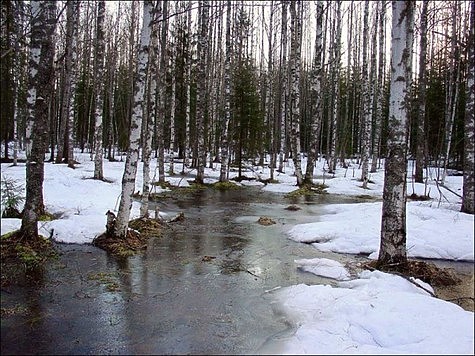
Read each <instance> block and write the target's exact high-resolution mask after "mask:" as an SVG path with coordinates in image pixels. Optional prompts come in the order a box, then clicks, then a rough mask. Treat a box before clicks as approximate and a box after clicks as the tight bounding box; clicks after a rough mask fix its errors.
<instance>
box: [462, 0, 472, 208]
mask: <svg viewBox="0 0 475 356" xmlns="http://www.w3.org/2000/svg"><path fill="white" fill-rule="evenodd" d="M474 32H475V1H473V0H472V1H471V2H470V27H469V36H468V41H467V44H468V68H467V86H466V88H467V94H466V97H467V99H466V100H467V101H466V104H465V105H466V107H465V134H464V165H463V198H462V212H464V213H468V214H474V213H475V174H474V169H475V120H474V118H473V112H474V109H475V108H474V101H475V50H474V42H475V34H474Z"/></svg>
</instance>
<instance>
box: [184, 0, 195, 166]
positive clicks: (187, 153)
mask: <svg viewBox="0 0 475 356" xmlns="http://www.w3.org/2000/svg"><path fill="white" fill-rule="evenodd" d="M191 7H192V3H191V0H189V1H188V6H187V21H186V23H187V25H186V27H187V29H188V32H189V33H191V31H192V30H191ZM192 48H193V47H192V45H191V39H188V41H187V44H186V52H187V57H186V74H185V82H186V109H185V154H184V157H183V168H182V170H181V174H182V175H184V174H185V166H189V164H190V157H191V140H190V116H191V66H192V64H193V52H192Z"/></svg>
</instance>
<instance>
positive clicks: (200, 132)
mask: <svg viewBox="0 0 475 356" xmlns="http://www.w3.org/2000/svg"><path fill="white" fill-rule="evenodd" d="M199 11H200V14H199V16H200V32H199V36H198V61H199V62H198V74H197V85H196V129H197V136H198V137H197V138H198V172H197V175H196V179H195V182H196V183H199V184H203V180H204V174H205V166H206V146H205V110H206V57H207V52H208V12H209V4H208V1H206V0H203V1H199Z"/></svg>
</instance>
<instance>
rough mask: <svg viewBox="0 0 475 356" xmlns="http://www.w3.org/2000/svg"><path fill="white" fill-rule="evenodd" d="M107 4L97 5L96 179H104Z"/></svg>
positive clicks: (95, 81)
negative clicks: (103, 123) (103, 116)
mask: <svg viewBox="0 0 475 356" xmlns="http://www.w3.org/2000/svg"><path fill="white" fill-rule="evenodd" d="M105 13H106V2H105V1H104V0H101V1H99V2H98V4H97V29H96V31H97V32H96V50H95V58H94V62H95V63H94V72H95V76H94V88H95V96H96V107H95V110H94V123H95V130H94V179H99V180H102V179H104V171H103V164H102V157H103V150H102V122H103V119H102V114H103V109H104V47H105V42H104V18H105Z"/></svg>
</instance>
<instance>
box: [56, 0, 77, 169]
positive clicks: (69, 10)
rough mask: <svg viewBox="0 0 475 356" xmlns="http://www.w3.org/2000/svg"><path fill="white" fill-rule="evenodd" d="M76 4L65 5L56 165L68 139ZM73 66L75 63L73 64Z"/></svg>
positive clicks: (61, 156) (61, 158)
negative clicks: (63, 52)
mask: <svg viewBox="0 0 475 356" xmlns="http://www.w3.org/2000/svg"><path fill="white" fill-rule="evenodd" d="M76 10H77V9H76V4H75V3H74V2H72V1H70V2H67V3H66V18H67V20H66V43H65V54H64V78H63V85H62V91H63V97H62V103H61V116H60V117H61V125H60V130H59V137H58V151H57V153H56V163H61V162H63V159H64V156H65V154H67V152H65V149H66V148H67V143H66V139H67V138H69V134H68V132H67V126H68V124H69V120H68V115H69V106H70V105H71V94H73V95H74V93H72V91H71V80H72V76H71V69H72V67H73V58H72V57H73V53H72V48H73V46H72V42H73V37H74V32H75V31H77V29H76V30H75V29H74V26H75V25H76V26H77V20H75V18H76V16H77V15H76ZM74 64H75V63H74Z"/></svg>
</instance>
